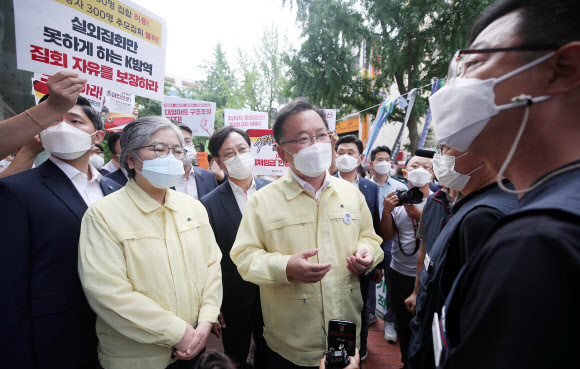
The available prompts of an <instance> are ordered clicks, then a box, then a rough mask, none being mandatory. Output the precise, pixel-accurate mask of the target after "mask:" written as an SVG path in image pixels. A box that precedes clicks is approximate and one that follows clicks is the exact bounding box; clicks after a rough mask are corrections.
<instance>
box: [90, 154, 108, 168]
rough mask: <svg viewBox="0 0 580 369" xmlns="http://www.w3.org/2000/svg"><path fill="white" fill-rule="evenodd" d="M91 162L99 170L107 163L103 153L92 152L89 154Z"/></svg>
mask: <svg viewBox="0 0 580 369" xmlns="http://www.w3.org/2000/svg"><path fill="white" fill-rule="evenodd" d="M89 163H91V165H92V166H93V167H95V168H96V169H97V170H99V169H101V168H102V167H103V165H105V158H103V157H102V156H101V155H97V154H92V155H91V156H89Z"/></svg>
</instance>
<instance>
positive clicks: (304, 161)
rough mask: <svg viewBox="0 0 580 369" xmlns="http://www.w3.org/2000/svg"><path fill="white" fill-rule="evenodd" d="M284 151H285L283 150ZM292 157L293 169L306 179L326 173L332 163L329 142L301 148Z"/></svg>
mask: <svg viewBox="0 0 580 369" xmlns="http://www.w3.org/2000/svg"><path fill="white" fill-rule="evenodd" d="M284 150H286V149H284ZM292 156H293V157H294V167H295V168H296V169H298V170H299V171H300V173H302V174H304V175H305V176H307V177H311V178H315V177H318V176H320V175H321V174H322V173H324V172H326V170H327V169H328V168H330V164H331V163H332V147H331V146H330V142H317V143H315V144H313V145H310V146H308V147H305V148H303V149H302V150H300V151H298V152H297V153H296V154H292Z"/></svg>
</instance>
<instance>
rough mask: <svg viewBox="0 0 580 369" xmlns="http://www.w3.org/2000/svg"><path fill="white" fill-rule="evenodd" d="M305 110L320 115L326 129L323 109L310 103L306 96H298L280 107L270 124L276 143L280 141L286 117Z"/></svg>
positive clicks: (326, 123)
mask: <svg viewBox="0 0 580 369" xmlns="http://www.w3.org/2000/svg"><path fill="white" fill-rule="evenodd" d="M307 110H313V111H315V112H316V114H318V115H320V118H322V121H323V122H324V126H325V127H326V129H328V122H327V121H326V114H324V109H322V108H320V107H318V106H316V105H312V103H311V102H310V101H309V100H308V99H307V98H304V97H299V98H297V99H296V100H294V101H292V102H291V103H289V104H288V105H286V106H284V107H283V108H282V109H280V111H279V112H278V115H276V120H275V121H274V125H273V126H272V133H273V134H274V139H275V140H276V142H277V143H278V144H280V142H281V141H282V133H283V132H284V122H286V119H288V118H290V117H291V116H293V115H296V114H298V113H301V112H303V111H307Z"/></svg>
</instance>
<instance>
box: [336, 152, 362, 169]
mask: <svg viewBox="0 0 580 369" xmlns="http://www.w3.org/2000/svg"><path fill="white" fill-rule="evenodd" d="M357 165H358V160H357V158H355V157H352V156H350V155H347V154H344V155H341V156H339V157H338V158H336V167H337V168H338V170H339V171H340V172H341V173H350V172H352V171H353V170H355V169H356V166H357Z"/></svg>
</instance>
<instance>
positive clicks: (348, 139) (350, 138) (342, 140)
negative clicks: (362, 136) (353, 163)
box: [334, 135, 363, 155]
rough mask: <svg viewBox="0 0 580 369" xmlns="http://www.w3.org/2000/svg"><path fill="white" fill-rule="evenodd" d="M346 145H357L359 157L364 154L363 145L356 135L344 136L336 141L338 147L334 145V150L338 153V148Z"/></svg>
mask: <svg viewBox="0 0 580 369" xmlns="http://www.w3.org/2000/svg"><path fill="white" fill-rule="evenodd" d="M344 143H354V144H356V148H357V149H358V153H359V155H360V154H362V153H363V143H362V141H361V140H359V139H358V138H357V137H356V136H355V135H347V136H342V137H341V138H339V139H338V141H336V145H334V149H335V150H336V151H338V147H339V146H340V145H341V144H344Z"/></svg>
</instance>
